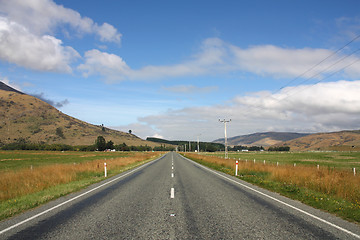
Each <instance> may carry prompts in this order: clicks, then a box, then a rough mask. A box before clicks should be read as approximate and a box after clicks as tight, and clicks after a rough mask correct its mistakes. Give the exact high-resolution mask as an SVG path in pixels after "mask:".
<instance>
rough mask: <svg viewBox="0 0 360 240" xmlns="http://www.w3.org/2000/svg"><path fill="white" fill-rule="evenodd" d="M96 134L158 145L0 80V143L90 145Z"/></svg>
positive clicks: (135, 144) (130, 143) (128, 143)
mask: <svg viewBox="0 0 360 240" xmlns="http://www.w3.org/2000/svg"><path fill="white" fill-rule="evenodd" d="M98 136H103V137H104V138H105V139H106V141H110V140H111V141H113V142H114V143H115V144H122V143H126V144H127V145H131V146H139V145H144V146H145V145H148V146H159V145H160V144H158V143H154V142H150V141H145V140H143V139H140V138H139V137H137V136H135V135H133V134H130V133H125V132H121V131H116V130H113V129H109V128H106V127H104V126H99V125H93V124H89V123H87V122H84V121H81V120H79V119H76V118H73V117H71V116H68V115H66V114H64V113H62V112H60V111H59V110H58V109H56V108H55V107H53V106H51V105H50V104H48V103H46V102H44V101H42V100H40V99H38V98H36V97H33V96H30V95H27V94H24V93H22V92H20V91H18V90H16V89H14V88H12V87H10V86H8V85H6V84H5V83H3V82H1V81H0V143H3V144H5V143H11V142H16V141H18V140H19V139H22V140H25V141H27V142H32V143H47V144H53V143H63V144H68V145H91V144H94V142H95V140H96V138H97V137H98Z"/></svg>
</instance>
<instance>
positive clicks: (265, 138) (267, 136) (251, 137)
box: [213, 132, 309, 147]
mask: <svg viewBox="0 0 360 240" xmlns="http://www.w3.org/2000/svg"><path fill="white" fill-rule="evenodd" d="M307 135H309V134H308V133H292V132H263V133H253V134H248V135H240V136H236V137H231V138H228V139H227V142H228V145H230V146H239V145H244V146H263V147H268V146H272V145H276V144H281V143H283V142H285V141H289V140H292V139H296V138H300V137H304V136H307ZM213 142H215V143H225V139H224V138H220V139H217V140H215V141H213Z"/></svg>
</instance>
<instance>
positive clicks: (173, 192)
mask: <svg viewBox="0 0 360 240" xmlns="http://www.w3.org/2000/svg"><path fill="white" fill-rule="evenodd" d="M170 198H175V190H174V188H171V191H170Z"/></svg>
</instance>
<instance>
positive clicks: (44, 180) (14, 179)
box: [0, 151, 161, 220]
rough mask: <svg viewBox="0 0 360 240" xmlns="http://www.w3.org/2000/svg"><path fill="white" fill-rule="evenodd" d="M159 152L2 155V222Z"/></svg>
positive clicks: (139, 163) (0, 201)
mask: <svg viewBox="0 0 360 240" xmlns="http://www.w3.org/2000/svg"><path fill="white" fill-rule="evenodd" d="M160 155H161V153H159V152H51V151H0V174H1V178H0V220H2V219H5V218H8V217H10V216H13V215H15V214H18V213H21V212H23V211H25V210H27V209H31V208H33V207H36V206H39V205H41V204H44V203H46V202H48V201H50V200H53V199H56V198H58V197H61V196H64V195H66V194H69V193H71V192H74V191H78V190H80V189H82V188H85V187H86V186H89V185H90V184H93V183H96V182H99V181H101V180H104V179H105V177H104V162H106V163H107V176H108V177H111V176H114V175H115V174H119V173H121V172H123V171H126V170H128V169H131V168H134V167H136V166H139V165H141V164H144V163H146V162H148V161H151V160H152V159H155V158H156V157H159V156H160Z"/></svg>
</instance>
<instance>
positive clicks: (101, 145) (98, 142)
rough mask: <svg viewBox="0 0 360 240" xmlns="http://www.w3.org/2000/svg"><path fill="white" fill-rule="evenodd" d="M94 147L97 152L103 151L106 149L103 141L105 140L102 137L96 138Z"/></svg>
mask: <svg viewBox="0 0 360 240" xmlns="http://www.w3.org/2000/svg"><path fill="white" fill-rule="evenodd" d="M95 145H96V148H97V149H98V150H99V151H104V150H105V149H106V141H105V138H104V137H103V136H98V137H97V139H96V141H95Z"/></svg>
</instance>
